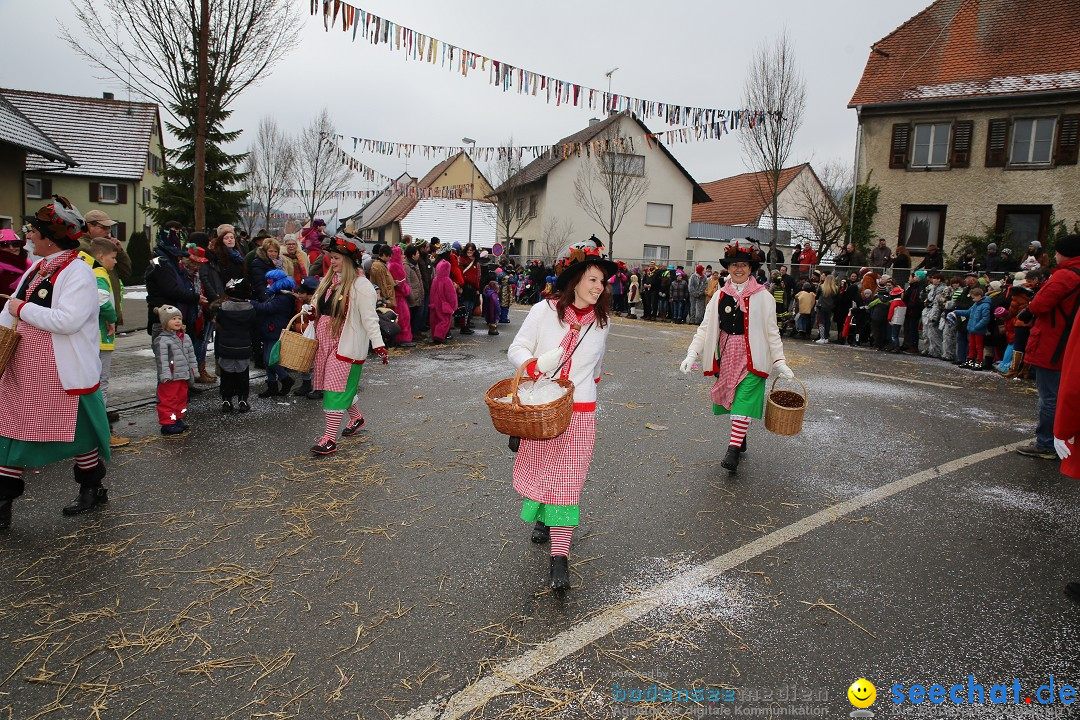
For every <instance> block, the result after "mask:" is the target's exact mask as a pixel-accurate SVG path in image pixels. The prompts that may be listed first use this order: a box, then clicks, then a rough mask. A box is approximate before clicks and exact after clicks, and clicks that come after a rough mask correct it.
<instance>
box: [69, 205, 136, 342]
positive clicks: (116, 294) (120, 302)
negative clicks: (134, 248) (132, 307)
mask: <svg viewBox="0 0 1080 720" xmlns="http://www.w3.org/2000/svg"><path fill="white" fill-rule="evenodd" d="M83 219H84V220H85V221H86V235H85V236H83V238H82V240H81V241H80V242H81V243H82V249H83V250H89V249H90V243H92V242H93V241H95V240H107V241H108V242H109V243H110V244H111V245H112V246H113V247H115V248H116V262H115V263H114V265H113V267H112V269H111V270H109V283H110V284H111V285H112V294H113V300H112V303H113V308H115V309H116V324H117V326H120V325H123V324H124V284H123V283H122V282H120V278H121V277H131V258H130V257H129V256H128V254H127V252H126V251H125V250H124V246H123V245H121V244H120V241H119V240H118V239H116V238H115V237H113V234H112V229H113V226H114V225H116V221H115V220H112V219H111V218H110V217H109V216H108V215H106V214H105V213H104V212H102V211H101V210H91V211H90V212H88V213H86V215H85V216H84V217H83Z"/></svg>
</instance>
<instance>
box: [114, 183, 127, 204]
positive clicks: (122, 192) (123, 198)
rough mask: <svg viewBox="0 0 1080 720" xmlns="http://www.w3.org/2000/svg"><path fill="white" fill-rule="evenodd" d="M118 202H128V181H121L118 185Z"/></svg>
mask: <svg viewBox="0 0 1080 720" xmlns="http://www.w3.org/2000/svg"><path fill="white" fill-rule="evenodd" d="M116 204H117V205H126V204H127V183H120V184H118V185H117V186H116Z"/></svg>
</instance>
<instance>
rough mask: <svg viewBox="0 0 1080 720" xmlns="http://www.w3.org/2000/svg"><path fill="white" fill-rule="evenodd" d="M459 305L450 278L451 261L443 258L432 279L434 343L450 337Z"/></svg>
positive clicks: (440, 343)
mask: <svg viewBox="0 0 1080 720" xmlns="http://www.w3.org/2000/svg"><path fill="white" fill-rule="evenodd" d="M457 307H458V297H457V289H456V288H454V283H453V281H452V280H450V261H449V260H447V259H443V260H440V261H439V263H438V264H437V265H436V266H435V279H434V280H432V281H431V297H430V298H429V299H428V311H429V312H430V314H431V315H430V316H431V323H430V324H431V342H432V344H434V345H442V344H443V343H445V342H446V341H447V340H448V339H449V338H450V327H451V325H452V324H453V322H454V312H455V311H456V310H457Z"/></svg>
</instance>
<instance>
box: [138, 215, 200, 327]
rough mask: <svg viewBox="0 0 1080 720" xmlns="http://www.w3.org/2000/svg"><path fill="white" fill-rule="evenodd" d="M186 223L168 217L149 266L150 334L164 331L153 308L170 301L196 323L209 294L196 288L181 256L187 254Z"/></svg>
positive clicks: (185, 319) (188, 323) (188, 322)
mask: <svg viewBox="0 0 1080 720" xmlns="http://www.w3.org/2000/svg"><path fill="white" fill-rule="evenodd" d="M185 240H186V238H185V237H184V233H183V226H182V225H180V223H179V222H177V221H176V220H169V221H168V222H166V223H165V225H164V226H163V227H162V228H161V231H160V232H159V233H158V242H157V247H156V248H155V249H154V257H153V258H152V259H151V260H150V265H149V266H148V267H147V268H146V276H145V282H146V306H147V314H146V332H147V334H149V335H150V337H151V338H153V337H154V336H156V335H157V333H158V332H160V331H161V323H160V322H159V318H158V314H157V313H156V312H154V308H156V307H162V306H164V305H171V306H173V307H175V308H176V309H178V310H179V311H180V316H181V319H182V321H183V324H184V325H185V326H187V327H194V326H195V322H196V320H197V319H198V313H199V307H200V305H201V304H202V303H203V302H205V301H206V297H205V296H203V295H201V294H200V293H199V292H197V291H196V290H195V286H194V285H193V284H192V282H191V278H190V277H189V276H188V273H187V270H185V269H184V267H183V266H182V265H181V264H180V259H181V258H184V257H187V254H188V252H187V250H185V249H184V246H185V245H186V242H185Z"/></svg>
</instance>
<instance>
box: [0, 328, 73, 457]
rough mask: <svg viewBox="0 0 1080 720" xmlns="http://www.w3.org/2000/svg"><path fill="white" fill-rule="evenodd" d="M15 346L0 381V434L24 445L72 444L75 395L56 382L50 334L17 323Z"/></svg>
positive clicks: (54, 359) (57, 380) (56, 376)
mask: <svg viewBox="0 0 1080 720" xmlns="http://www.w3.org/2000/svg"><path fill="white" fill-rule="evenodd" d="M16 329H17V330H18V332H19V335H20V337H19V344H18V345H16V346H15V353H14V354H13V355H12V357H11V360H10V361H9V362H8V366H7V370H5V371H4V376H3V377H2V378H0V435H3V436H4V437H6V438H11V439H12V440H23V441H27V442H72V441H73V440H74V439H75V420H76V418H77V417H78V414H79V396H78V395H69V394H68V393H67V391H66V390H64V386H63V384H62V383H61V382H60V374H59V372H58V371H57V369H56V356H55V355H54V354H53V343H52V334H50V333H49V332H48V331H46V330H42V329H41V328H36V327H34V326H33V325H30V324H28V323H25V322H23V321H21V320H20V321H19V325H18V327H17V328H16Z"/></svg>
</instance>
